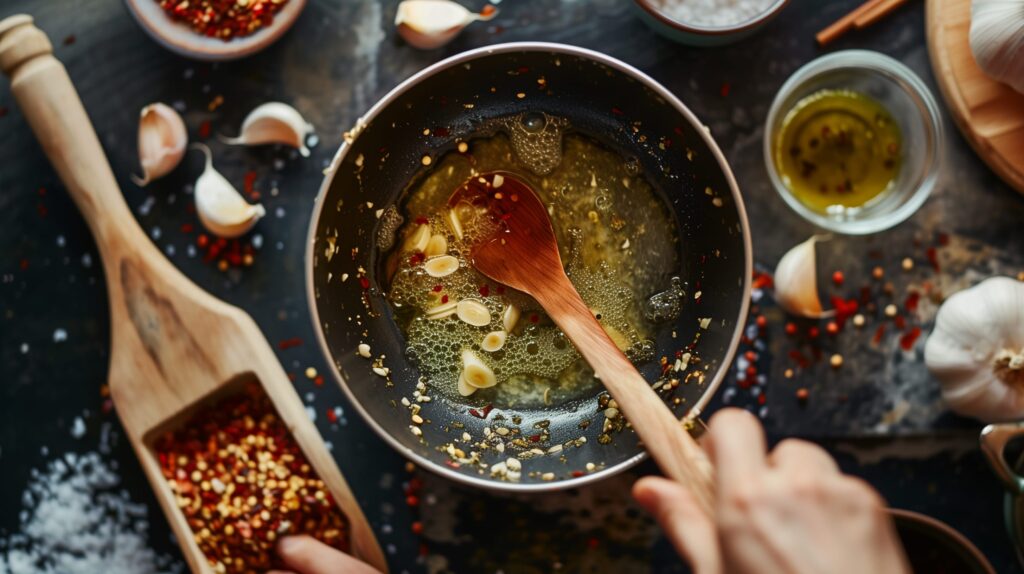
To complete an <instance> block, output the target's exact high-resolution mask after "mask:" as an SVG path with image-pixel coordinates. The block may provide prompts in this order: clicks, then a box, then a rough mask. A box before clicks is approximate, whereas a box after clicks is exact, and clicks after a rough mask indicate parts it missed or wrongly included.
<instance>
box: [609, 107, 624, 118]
mask: <svg viewBox="0 0 1024 574" xmlns="http://www.w3.org/2000/svg"><path fill="white" fill-rule="evenodd" d="M612 113H613V114H615V115H617V116H621V115H623V112H622V110H620V109H619V108H614V107H613V108H612Z"/></svg>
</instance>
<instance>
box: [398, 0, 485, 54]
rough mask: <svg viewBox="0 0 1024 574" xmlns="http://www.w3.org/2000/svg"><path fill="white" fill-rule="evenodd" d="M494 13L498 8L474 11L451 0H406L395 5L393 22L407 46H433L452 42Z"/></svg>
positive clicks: (421, 47)
mask: <svg viewBox="0 0 1024 574" xmlns="http://www.w3.org/2000/svg"><path fill="white" fill-rule="evenodd" d="M497 14H498V11H497V10H491V11H489V12H487V13H486V14H476V13H474V12H470V11H469V10H467V9H466V8H464V7H463V6H461V5H459V4H457V3H455V2H451V1H450V0H405V1H404V2H402V3H400V4H399V5H398V12H397V13H396V14H395V26H396V27H397V28H398V34H399V35H400V36H402V38H403V39H404V40H405V41H406V42H407V43H408V44H409V45H410V46H412V47H414V48H419V49H421V50H433V49H434V48H440V47H441V46H444V45H445V44H447V43H448V42H451V41H452V40H453V39H455V37H456V36H458V35H459V32H461V31H462V29H463V28H465V27H466V26H468V25H470V24H472V23H473V22H475V21H477V20H481V21H487V20H490V19H491V18H494V17H495V16H496V15H497Z"/></svg>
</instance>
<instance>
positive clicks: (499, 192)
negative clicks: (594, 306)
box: [448, 172, 714, 514]
mask: <svg viewBox="0 0 1024 574" xmlns="http://www.w3.org/2000/svg"><path fill="white" fill-rule="evenodd" d="M448 206H449V207H450V208H452V209H453V210H454V212H455V213H456V214H458V213H459V212H460V211H461V212H465V211H467V210H471V211H476V212H478V213H480V218H484V220H482V223H480V224H477V225H475V226H474V228H473V229H467V232H469V233H471V234H474V235H475V237H473V239H472V240H473V248H472V252H471V255H472V263H473V266H474V267H475V268H476V270H477V271H479V272H481V273H483V274H484V275H486V276H488V277H490V278H491V279H493V280H494V281H497V282H499V283H503V284H505V285H508V286H509V287H512V288H514V289H518V290H519V291H522V292H524V293H527V294H529V295H530V296H532V297H533V298H534V299H536V300H537V302H538V303H540V304H541V306H542V307H544V310H545V311H546V312H547V313H548V315H550V316H551V319H552V320H553V321H554V322H555V324H556V325H558V327H559V328H560V329H562V331H563V332H564V333H565V334H566V335H568V337H569V339H571V340H572V342H573V344H574V345H575V346H576V348H577V349H578V350H579V352H580V354H581V355H583V358H585V359H586V360H587V362H588V363H590V366H591V367H592V368H593V369H594V372H595V373H596V374H597V377H598V378H599V379H600V380H601V382H602V383H603V384H604V386H605V388H607V389H608V392H610V393H611V395H612V397H613V398H615V401H616V402H617V403H618V404H619V408H620V410H621V411H622V412H623V413H624V414H625V415H626V418H627V419H629V422H630V423H631V424H632V425H633V428H634V429H635V430H636V433H637V434H638V435H639V436H640V439H641V440H643V442H644V445H645V447H646V448H647V451H648V452H650V453H651V456H653V457H654V460H655V461H657V463H658V466H660V467H661V470H662V472H664V473H665V474H666V475H667V476H668V477H669V478H672V479H673V480H676V481H678V482H680V483H682V484H684V485H686V486H687V487H688V488H690V490H691V492H693V494H694V495H695V496H696V497H697V499H698V500H699V501H700V503H701V505H702V506H703V507H704V510H705V511H706V512H708V513H709V514H710V513H711V511H712V508H713V505H712V503H713V500H714V492H713V485H712V482H711V465H710V463H709V462H708V460H707V457H706V456H705V454H704V451H703V450H701V448H700V446H698V445H697V443H696V442H695V441H694V440H693V438H692V437H691V436H690V434H689V433H688V432H686V430H685V429H684V428H683V425H682V424H681V423H680V421H679V420H678V419H676V417H675V415H673V414H672V411H671V410H670V409H669V408H668V406H667V405H666V404H665V403H664V401H662V399H661V398H660V397H659V396H658V395H657V393H655V392H654V390H653V389H651V386H650V385H649V384H648V383H647V381H645V380H644V378H643V377H642V376H641V375H640V373H639V372H637V370H636V368H635V367H634V366H633V364H632V363H631V362H630V361H629V359H627V358H626V356H625V355H623V354H622V351H620V350H619V348H618V347H617V346H616V345H615V343H614V342H613V341H612V340H611V338H610V337H608V334H607V333H606V332H605V330H604V328H603V327H601V324H600V323H599V322H598V321H597V319H596V318H595V317H594V314H593V313H592V312H591V310H590V308H589V307H588V306H587V304H586V303H585V302H584V301H583V299H582V298H580V294H579V293H577V292H576V288H575V287H573V285H572V283H571V282H570V281H569V278H568V277H567V276H566V275H565V270H564V269H563V268H562V258H561V256H560V255H559V254H558V242H557V240H556V239H555V231H554V229H552V227H551V219H550V217H548V211H547V208H545V207H544V203H543V202H541V200H540V198H539V197H537V194H536V193H534V191H533V189H531V188H530V186H529V185H527V184H526V183H524V182H523V181H522V180H520V179H518V178H517V177H516V176H515V175H513V174H511V173H507V172H492V173H485V174H481V175H479V176H476V177H473V178H470V179H469V180H468V181H467V182H466V183H464V184H463V185H462V187H460V188H459V189H457V190H456V191H455V193H454V194H452V196H451V198H450V199H449V200H448ZM484 214H486V216H485V215H484ZM478 220H479V218H478Z"/></svg>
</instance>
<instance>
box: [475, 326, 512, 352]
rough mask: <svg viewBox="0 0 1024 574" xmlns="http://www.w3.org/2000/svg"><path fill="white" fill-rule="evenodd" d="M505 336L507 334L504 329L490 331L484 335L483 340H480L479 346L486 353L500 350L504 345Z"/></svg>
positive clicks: (506, 336)
mask: <svg viewBox="0 0 1024 574" xmlns="http://www.w3.org/2000/svg"><path fill="white" fill-rule="evenodd" d="M507 338H508V334H506V333H505V331H491V332H490V333H487V334H486V335H484V339H483V341H481V342H480V348H481V349H483V350H485V351H487V352H488V353H493V352H495V351H500V350H501V348H502V347H504V346H505V341H506V339H507Z"/></svg>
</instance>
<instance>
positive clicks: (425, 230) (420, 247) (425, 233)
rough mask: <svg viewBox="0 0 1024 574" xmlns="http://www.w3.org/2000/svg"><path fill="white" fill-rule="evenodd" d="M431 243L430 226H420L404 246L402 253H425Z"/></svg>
mask: <svg viewBox="0 0 1024 574" xmlns="http://www.w3.org/2000/svg"><path fill="white" fill-rule="evenodd" d="M429 242H430V226H429V225H427V224H425V223H424V224H422V225H419V226H418V227H417V228H416V230H415V231H413V232H412V233H411V234H410V235H409V237H408V238H407V239H406V240H405V243H403V244H402V251H404V252H412V251H420V252H423V251H425V250H426V248H427V243H429Z"/></svg>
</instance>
